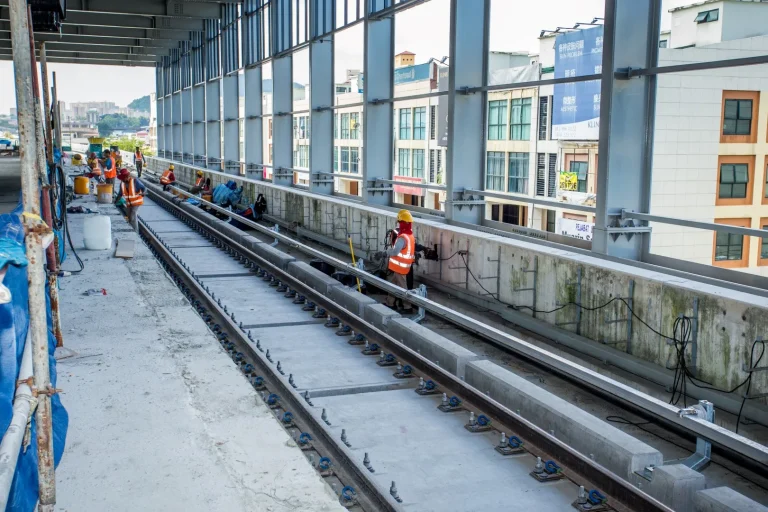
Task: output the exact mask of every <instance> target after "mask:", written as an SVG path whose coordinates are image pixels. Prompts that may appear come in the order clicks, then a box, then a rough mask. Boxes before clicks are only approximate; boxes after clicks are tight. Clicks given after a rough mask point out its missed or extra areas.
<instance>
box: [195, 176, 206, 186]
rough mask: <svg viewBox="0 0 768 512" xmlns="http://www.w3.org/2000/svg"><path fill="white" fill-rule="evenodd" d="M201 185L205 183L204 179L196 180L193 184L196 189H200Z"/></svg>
mask: <svg viewBox="0 0 768 512" xmlns="http://www.w3.org/2000/svg"><path fill="white" fill-rule="evenodd" d="M203 183H205V177H200V178H197V181H196V182H195V186H196V187H202V186H203Z"/></svg>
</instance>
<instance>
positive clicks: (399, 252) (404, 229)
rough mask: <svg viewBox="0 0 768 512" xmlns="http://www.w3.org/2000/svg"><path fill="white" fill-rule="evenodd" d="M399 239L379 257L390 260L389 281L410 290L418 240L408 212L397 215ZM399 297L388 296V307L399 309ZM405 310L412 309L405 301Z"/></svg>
mask: <svg viewBox="0 0 768 512" xmlns="http://www.w3.org/2000/svg"><path fill="white" fill-rule="evenodd" d="M397 223H398V229H397V238H395V242H394V244H392V247H391V248H390V249H388V250H386V251H383V254H382V253H379V254H378V255H377V256H378V258H377V259H379V258H381V257H384V256H385V257H387V258H389V260H388V264H387V281H389V282H390V283H392V284H394V285H395V286H399V287H400V288H402V289H404V290H407V289H408V273H409V272H410V271H411V266H412V265H413V262H414V261H416V239H415V238H414V236H413V217H412V216H411V212H409V211H408V210H400V211H399V212H398V213H397ZM396 304H397V297H395V296H394V295H388V296H387V306H389V307H390V308H392V309H397V306H396ZM403 309H405V310H408V309H411V304H410V303H409V302H406V301H403Z"/></svg>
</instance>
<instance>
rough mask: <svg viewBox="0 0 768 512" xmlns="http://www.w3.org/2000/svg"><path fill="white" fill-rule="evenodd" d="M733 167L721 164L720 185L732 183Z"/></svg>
mask: <svg viewBox="0 0 768 512" xmlns="http://www.w3.org/2000/svg"><path fill="white" fill-rule="evenodd" d="M733 176H734V166H733V165H730V164H723V165H721V166H720V183H733Z"/></svg>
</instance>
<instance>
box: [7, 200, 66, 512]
mask: <svg viewBox="0 0 768 512" xmlns="http://www.w3.org/2000/svg"><path fill="white" fill-rule="evenodd" d="M20 214H21V207H18V208H17V209H16V210H15V211H14V212H13V213H11V214H5V215H0V239H2V240H3V246H4V247H6V248H14V247H15V248H17V249H18V247H22V248H23V243H24V230H23V228H22V224H21V217H20ZM61 245H62V246H63V244H61ZM0 250H2V249H0ZM11 250H13V249H11ZM6 256H7V257H4V256H3V255H2V254H0V260H2V261H0V264H2V263H4V262H5V261H8V262H9V265H8V271H7V274H6V276H5V279H3V284H4V285H5V286H7V287H8V289H9V290H10V292H11V297H12V298H11V302H10V303H8V304H0V432H3V433H4V432H5V431H6V430H7V428H8V425H9V424H10V422H11V418H12V416H13V396H14V393H15V392H16V381H17V379H18V375H19V367H20V365H21V356H22V353H23V350H24V341H25V340H26V337H27V330H28V329H29V304H28V286H27V269H26V267H25V266H20V265H17V264H15V263H14V261H12V258H13V256H10V253H9V255H6ZM16 258H17V259H18V253H16ZM46 305H47V311H48V315H47V317H48V318H47V321H48V350H49V353H50V361H49V362H50V366H51V385H52V386H54V387H55V386H56V360H55V359H54V357H53V353H54V350H55V349H56V339H55V337H54V335H53V329H52V327H51V326H52V321H51V307H50V303H49V302H48V294H47V293H46ZM51 402H52V404H51V405H52V419H53V451H54V462H55V463H56V465H58V463H59V461H60V460H61V456H62V454H63V453H64V443H65V441H66V436H67V426H68V424H69V417H68V416H67V411H66V410H65V409H64V406H63V405H62V404H61V399H60V398H59V395H53V397H52V399H51ZM37 498H38V480H37V438H36V428H35V421H34V418H33V420H32V432H31V436H30V444H29V446H28V447H27V448H26V450H25V449H24V447H22V451H21V453H20V455H19V460H18V463H17V465H16V474H15V475H14V477H13V484H12V486H11V492H10V495H9V497H8V507H7V508H6V510H7V511H12V512H31V511H32V510H34V509H35V505H36V503H37Z"/></svg>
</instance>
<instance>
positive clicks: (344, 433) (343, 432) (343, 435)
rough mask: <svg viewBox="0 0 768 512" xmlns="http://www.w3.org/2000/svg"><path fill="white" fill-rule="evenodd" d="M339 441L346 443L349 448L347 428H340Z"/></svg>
mask: <svg viewBox="0 0 768 512" xmlns="http://www.w3.org/2000/svg"><path fill="white" fill-rule="evenodd" d="M341 442H342V443H344V444H345V445H347V447H348V448H351V447H352V445H351V444H350V443H349V441H347V430H346V429H341Z"/></svg>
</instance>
